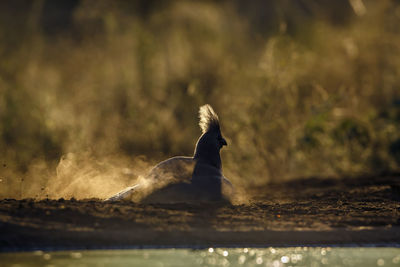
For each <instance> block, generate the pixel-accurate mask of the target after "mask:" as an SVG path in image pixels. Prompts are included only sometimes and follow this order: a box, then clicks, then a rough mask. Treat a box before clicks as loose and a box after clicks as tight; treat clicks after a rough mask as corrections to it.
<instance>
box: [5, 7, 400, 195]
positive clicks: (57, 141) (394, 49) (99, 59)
mask: <svg viewBox="0 0 400 267" xmlns="http://www.w3.org/2000/svg"><path fill="white" fill-rule="evenodd" d="M399 25H400V1H395V0H391V1H390V0H380V1H372V0H336V1H330V0H307V1H306V0H279V1H278V0H275V1H263V0H254V1H240V0H235V1H231V0H229V1H228V0H221V1H216V0H215V1H211V0H209V1H205V0H204V1H179V0H177V1H164V0H159V1H157V0H142V1H122V0H121V1H104V0H99V1H90V0H68V1H67V0H58V1H51V0H35V1H31V0H13V1H11V0H10V1H1V2H0V163H1V165H0V197H1V198H26V197H35V198H46V197H55V198H56V197H76V198H83V197H106V196H107V195H110V194H112V193H114V192H116V191H118V190H120V189H122V188H123V187H124V186H126V185H131V184H132V181H133V180H134V179H135V178H136V177H137V176H139V175H141V174H143V173H145V172H146V171H147V170H148V168H149V167H150V166H151V165H152V164H154V163H157V162H159V161H160V160H163V159H166V158H168V157H171V156H175V155H192V153H193V150H194V145H195V142H196V140H197V138H198V137H199V136H200V129H199V127H198V114H197V113H198V108H199V106H200V105H203V104H205V103H209V104H211V105H212V106H213V107H214V109H215V110H216V111H217V113H218V114H219V116H220V119H221V124H222V131H223V135H224V136H225V137H226V139H227V141H228V144H229V146H228V147H227V148H226V149H225V148H224V149H223V150H222V158H223V169H224V173H225V176H227V177H228V178H230V179H231V180H232V182H233V183H234V184H235V185H237V186H243V187H245V188H246V187H251V186H257V185H262V184H266V183H268V182H279V181H285V180H288V179H293V178H299V177H309V176H317V177H327V176H333V177H351V176H358V175H363V174H375V173H382V172H391V171H397V170H399V167H400V132H399V130H400V27H399Z"/></svg>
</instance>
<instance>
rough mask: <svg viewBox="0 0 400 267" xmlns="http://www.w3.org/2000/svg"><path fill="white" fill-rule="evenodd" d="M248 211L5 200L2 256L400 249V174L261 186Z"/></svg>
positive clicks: (0, 212)
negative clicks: (125, 250)
mask: <svg viewBox="0 0 400 267" xmlns="http://www.w3.org/2000/svg"><path fill="white" fill-rule="evenodd" d="M249 193H250V194H251V195H252V198H251V201H250V202H249V203H247V204H240V205H210V204H198V205H188V204H174V205H172V204H169V205H162V204H152V205H144V204H137V203H131V202H114V203H104V202H101V201H99V200H95V199H93V200H84V201H76V200H63V199H59V200H43V201H33V200H13V199H4V200H0V250H1V251H13V250H34V249H73V248H110V247H132V246H134V247H136V246H138V247H140V246H145V247H146V246H170V247H182V246H184V247H188V246H189V247H207V246H287V245H294V246H295V245H315V244H327V245H349V244H356V245H369V244H379V245H400V175H385V176H377V177H360V178H357V179H355V178H353V179H343V180H335V179H324V180H321V179H303V180H297V181H291V182H286V183H281V184H271V185H267V186H264V187H259V188H254V189H252V190H250V192H249Z"/></svg>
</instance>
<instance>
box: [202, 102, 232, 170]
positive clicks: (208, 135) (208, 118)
mask: <svg viewBox="0 0 400 267" xmlns="http://www.w3.org/2000/svg"><path fill="white" fill-rule="evenodd" d="M199 117H200V122H199V125H200V128H201V130H202V132H203V134H202V136H201V137H200V138H199V140H198V141H197V145H196V149H195V153H194V157H195V158H197V159H201V160H203V161H208V162H209V163H210V164H212V165H214V166H216V167H218V168H220V167H221V158H220V155H219V151H220V150H221V148H222V147H223V146H226V145H228V144H227V142H226V140H225V139H224V138H223V137H222V134H221V128H220V125H219V119H218V115H217V114H216V113H215V112H214V110H213V109H212V107H211V106H210V105H204V106H201V107H200V110H199Z"/></svg>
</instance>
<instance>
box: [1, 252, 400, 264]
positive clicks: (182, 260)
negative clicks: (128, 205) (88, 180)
mask: <svg viewBox="0 0 400 267" xmlns="http://www.w3.org/2000/svg"><path fill="white" fill-rule="evenodd" d="M0 266H15V267H16V266H21V267H22V266H49V267H50V266H272V267H279V266H312V267H318V266H400V249H399V248H330V247H327V248H322V247H313V248H310V247H296V248H230V249H224V248H208V249H204V250H191V249H133V250H89V251H62V252H43V251H35V252H27V253H3V254H0Z"/></svg>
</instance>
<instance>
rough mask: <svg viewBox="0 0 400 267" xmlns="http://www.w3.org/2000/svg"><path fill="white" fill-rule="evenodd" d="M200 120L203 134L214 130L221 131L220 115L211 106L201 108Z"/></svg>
mask: <svg viewBox="0 0 400 267" xmlns="http://www.w3.org/2000/svg"><path fill="white" fill-rule="evenodd" d="M199 118H200V121H199V126H200V128H201V131H202V132H203V134H204V133H206V132H208V131H212V130H218V131H219V129H220V128H219V119H218V115H217V113H215V111H214V110H213V108H212V107H211V106H210V105H208V104H206V105H204V106H201V107H200V109H199Z"/></svg>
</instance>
